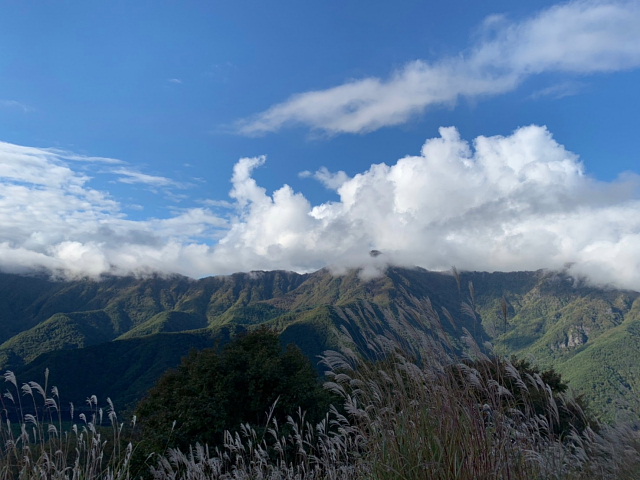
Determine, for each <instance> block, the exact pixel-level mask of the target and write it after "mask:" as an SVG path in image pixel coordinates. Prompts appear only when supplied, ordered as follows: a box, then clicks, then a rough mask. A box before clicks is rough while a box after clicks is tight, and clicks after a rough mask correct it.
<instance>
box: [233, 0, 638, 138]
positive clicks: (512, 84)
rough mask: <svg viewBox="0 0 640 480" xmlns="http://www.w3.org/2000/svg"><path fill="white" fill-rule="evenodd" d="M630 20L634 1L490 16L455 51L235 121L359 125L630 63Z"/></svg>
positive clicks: (633, 57)
mask: <svg viewBox="0 0 640 480" xmlns="http://www.w3.org/2000/svg"><path fill="white" fill-rule="evenodd" d="M638 25H640V3H638V2H637V1H597V0H586V1H580V0H578V1H573V2H569V3H565V4H561V5H558V6H554V7H551V8H549V9H546V10H543V11H541V12H540V13H539V14H537V15H535V16H533V17H530V18H527V19H525V20H522V21H517V22H510V21H509V20H508V19H506V18H504V17H497V16H494V17H490V18H489V19H488V20H487V21H485V23H484V24H483V26H482V27H483V29H482V31H481V34H480V35H478V40H477V43H476V44H475V45H473V46H471V47H470V48H469V49H468V50H467V51H465V52H462V53H461V54H460V55H458V56H455V57H451V58H443V59H441V60H440V61H436V62H426V61H421V60H418V61H415V62H411V63H409V64H407V65H405V66H404V67H403V68H401V69H400V70H398V71H396V72H394V73H392V74H391V75H390V76H389V78H387V79H380V78H373V77H370V78H363V79H360V80H354V81H349V82H347V83H344V84H342V85H338V86H336V87H333V88H329V89H326V90H317V91H310V92H304V93H299V94H297V95H294V96H292V97H291V98H289V99H288V100H286V101H284V102H282V103H279V104H276V105H274V106H272V107H271V108H269V109H268V110H266V111H264V112H262V113H259V114H257V115H255V116H253V117H250V118H246V119H243V120H240V121H239V122H237V124H236V125H235V128H236V131H237V132H238V133H240V134H243V135H262V134H266V133H269V132H275V131H277V130H280V129H282V128H284V127H286V126H289V125H296V124H299V125H306V126H308V127H309V128H311V129H314V130H319V131H323V132H326V133H329V134H338V133H366V132H370V131H373V130H376V129H379V128H382V127H387V126H392V125H398V124H402V123H405V122H407V121H409V120H410V119H411V118H413V117H414V116H415V115H418V114H422V113H424V111H425V110H427V109H429V108H432V107H437V106H441V105H446V104H453V103H455V102H456V101H457V100H459V99H460V98H465V97H466V98H477V97H483V96H490V95H498V94H501V93H506V92H509V91H512V90H514V89H516V88H517V87H518V86H519V85H521V84H522V83H523V82H524V80H526V79H527V78H529V77H531V76H534V75H538V74H542V73H548V72H551V73H562V74H565V75H567V76H575V75H587V74H594V73H602V72H605V73H606V72H615V71H620V70H626V69H632V68H636V67H638V66H640V29H639V28H638Z"/></svg>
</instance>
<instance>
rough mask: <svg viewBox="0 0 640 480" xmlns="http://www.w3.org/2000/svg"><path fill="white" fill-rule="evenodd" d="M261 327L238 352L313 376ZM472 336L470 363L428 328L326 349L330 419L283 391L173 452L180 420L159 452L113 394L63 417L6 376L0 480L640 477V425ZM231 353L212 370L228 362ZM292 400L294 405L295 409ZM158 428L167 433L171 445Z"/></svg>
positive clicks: (48, 393) (42, 393)
mask: <svg viewBox="0 0 640 480" xmlns="http://www.w3.org/2000/svg"><path fill="white" fill-rule="evenodd" d="M257 335H258V336H255V335H254V337H252V336H251V335H249V339H248V340H247V338H245V339H241V340H240V341H237V342H234V343H232V344H231V346H230V347H229V348H230V351H233V350H234V349H235V353H236V354H238V355H239V356H240V357H242V358H243V359H242V360H240V361H241V362H243V361H245V362H250V363H252V365H253V367H255V368H260V367H259V366H260V365H267V366H269V365H270V367H269V368H275V369H274V370H273V371H274V372H275V371H278V369H279V368H286V363H287V362H286V361H285V362H281V364H280V365H279V366H278V364H277V362H276V363H273V361H274V359H276V360H277V359H278V358H280V359H283V358H290V359H293V362H292V364H295V365H297V367H299V368H298V369H297V370H295V371H296V372H297V374H299V375H301V372H303V371H305V370H304V368H303V363H301V361H300V358H299V357H298V356H297V354H296V353H295V352H294V353H292V351H291V350H288V351H278V350H275V351H273V350H270V349H271V347H272V346H273V345H272V344H271V343H270V342H269V340H268V339H269V334H268V332H264V331H262V332H261V333H259V334H257ZM259 335H262V337H259ZM273 338H276V337H275V336H274V337H273ZM468 339H469V347H470V348H469V355H468V358H467V359H466V360H463V361H454V360H453V359H451V358H449V356H448V354H447V349H446V347H444V346H443V344H442V343H440V342H436V341H434V340H433V339H432V338H430V337H427V336H426V335H419V334H416V338H414V339H412V340H413V341H412V343H411V344H408V343H406V342H405V343H404V344H401V343H400V341H401V340H400V339H393V338H388V337H385V336H378V337H376V338H371V339H369V349H370V351H369V355H368V356H367V357H364V356H362V355H359V354H356V353H354V352H353V351H350V350H349V349H345V351H343V352H340V353H338V352H328V353H326V355H325V356H324V358H323V362H324V364H325V366H326V367H327V368H328V380H327V382H326V383H325V388H326V389H328V390H330V391H331V392H333V394H334V395H336V396H337V397H335V398H337V399H339V401H338V402H335V405H334V406H331V407H330V408H329V409H328V410H327V411H326V413H325V414H324V417H323V418H321V419H320V420H319V421H317V422H313V423H312V422H310V418H309V417H308V416H307V414H306V413H305V411H303V410H302V409H298V410H297V411H292V412H289V415H288V416H287V415H284V417H283V414H284V412H283V411H282V409H281V408H280V405H279V400H278V399H277V400H275V402H274V403H273V404H272V406H271V408H268V407H269V406H268V405H265V410H266V417H265V419H264V420H263V423H262V424H261V425H260V424H256V423H255V422H254V423H248V422H247V423H242V424H241V425H239V426H238V428H236V429H235V430H226V431H225V432H224V433H223V434H222V435H221V437H220V439H219V440H213V441H214V442H215V443H211V444H204V443H196V442H194V443H193V444H192V445H185V444H184V442H180V443H179V445H175V444H174V445H175V446H171V445H172V441H171V439H172V435H173V433H172V427H173V429H174V431H177V430H176V429H180V428H182V427H183V426H182V425H173V426H172V427H167V429H166V431H164V432H162V431H160V430H161V429H162V428H161V427H159V426H157V425H159V424H157V425H156V426H155V427H154V429H153V433H154V437H153V444H154V445H155V450H154V451H147V450H146V449H147V448H148V444H147V446H145V441H146V440H148V438H149V437H148V435H149V434H148V432H147V433H145V430H144V429H142V430H141V429H140V428H139V426H136V425H135V423H136V422H135V419H134V421H133V422H131V423H129V422H126V423H125V422H122V421H121V420H120V419H119V418H118V416H117V415H116V412H115V410H114V407H113V405H112V404H111V403H110V401H108V400H107V404H106V407H105V408H104V409H103V408H99V406H98V400H97V399H96V398H95V397H90V398H88V399H87V404H86V405H85V406H83V408H82V411H81V412H80V409H75V410H76V411H74V408H73V407H71V408H70V409H68V411H65V412H63V411H62V410H67V409H66V408H64V407H63V404H62V402H61V401H60V398H59V395H58V391H57V389H56V388H55V387H53V388H49V386H48V385H47V383H48V380H47V376H46V375H45V382H44V385H42V386H41V385H40V384H38V383H36V382H29V383H26V384H23V385H20V384H19V383H18V381H17V379H16V378H15V376H14V375H13V374H12V373H11V372H7V373H6V374H5V383H6V385H7V387H8V389H7V391H6V393H5V394H4V396H3V398H2V401H3V405H2V406H3V410H2V428H1V432H0V434H1V435H2V454H1V456H0V479H2V480H5V479H7V480H9V479H25V480H27V479H36V478H37V479H43V478H47V479H49V478H50V479H72V480H75V479H78V480H80V479H86V480H90V479H91V480H94V479H95V480H97V479H101V480H102V479H104V480H111V479H135V478H155V479H379V480H384V479H424V478H433V479H461V480H464V479H496V478H497V479H574V478H575V479H578V478H580V479H591V478H592V479H601V478H616V479H617V478H622V479H625V478H629V479H631V478H638V477H637V475H638V472H640V437H639V436H638V432H637V430H635V429H633V428H631V426H628V425H618V426H615V427H613V426H605V425H598V424H596V423H594V421H593V420H592V419H590V418H589V416H588V415H586V414H585V413H584V411H583V410H582V408H581V406H580V404H579V403H576V402H574V401H573V400H572V399H571V398H569V397H568V396H567V395H566V392H564V391H563V390H564V388H563V384H562V382H561V380H560V378H559V377H558V376H557V375H555V374H553V372H539V371H538V370H537V369H535V367H532V366H531V365H529V364H527V363H526V362H515V363H514V362H510V361H508V360H504V359H498V358H491V357H488V356H486V355H485V353H483V351H481V349H480V348H479V347H478V346H477V345H475V343H474V342H473V341H472V340H471V337H470V336H469V337H468ZM256 342H257V343H258V345H257V347H259V346H262V347H263V348H257V349H256V351H257V352H259V353H258V356H257V359H253V360H252V359H251V355H250V354H251V352H250V350H247V349H246V348H244V349H243V345H244V347H246V346H248V345H250V344H252V343H254V344H255V343H256ZM401 345H402V346H401ZM254 346H256V345H254ZM267 350H269V351H270V352H271V353H269V352H267ZM209 356H211V354H209ZM203 358H204V357H203ZM212 358H213V357H212ZM221 358H223V357H220V356H219V357H218V358H216V360H215V361H214V364H216V365H218V366H220V364H219V363H216V362H220V361H221ZM372 358H373V360H372ZM227 359H228V360H229V359H230V357H229V358H227ZM200 360H202V358H201V359H200ZM185 362H186V363H187V364H189V360H186V361H185ZM191 363H193V359H192V360H191ZM196 364H197V362H196ZM274 365H275V367H274ZM200 366H202V363H200ZM245 367H246V365H245V366H243V367H242V368H245ZM177 373H178V374H179V373H180V370H178V371H177ZM192 373H196V374H197V373H198V372H192ZM169 375H170V376H171V375H174V376H175V375H176V372H174V373H172V374H169ZM281 375H286V372H281ZM545 379H546V380H547V382H549V383H547V382H545ZM189 382H191V380H190V381H189ZM189 382H187V383H189ZM276 383H277V382H276ZM161 384H162V382H161ZM161 384H160V385H161ZM169 385H171V381H169ZM196 385H197V383H196ZM552 385H553V388H552ZM174 386H175V384H174ZM254 387H255V385H254ZM184 388H187V387H183V390H184ZM252 388H253V387H252ZM305 388H306V389H311V390H312V389H313V387H312V386H309V385H306V387H305ZM176 393H179V392H176ZM298 393H300V392H298ZM182 394H184V391H183V392H182ZM236 394H237V395H238V396H241V395H242V394H243V392H236ZM265 398H267V397H265ZM289 401H290V399H285V400H284V401H283V403H285V404H287V408H292V406H291V403H288V402H289ZM148 405H153V406H154V408H156V409H159V410H162V409H163V408H164V406H163V405H164V404H163V402H162V401H161V400H160V401H156V402H155V403H154V402H150V403H149V402H148V403H147V407H144V408H141V411H144V410H145V408H148ZM171 408H174V407H171ZM194 411H195V412H196V418H195V419H197V415H200V416H201V418H200V419H201V421H202V422H203V423H205V422H206V421H207V420H206V419H205V418H204V416H205V415H207V412H205V411H202V410H201V409H199V407H198V408H195V410H194ZM165 413H166V412H165ZM175 413H176V418H179V413H180V412H175ZM315 414H317V412H315V413H314V415H315ZM151 418H153V415H151ZM283 418H284V420H283ZM193 420H194V418H189V419H185V418H182V419H181V421H182V422H183V423H186V422H187V421H189V422H192V421H193ZM141 422H142V424H144V422H145V419H141ZM151 425H154V424H153V422H151ZM196 427H197V426H196ZM158 434H159V435H160V437H162V436H164V438H165V439H166V443H165V445H164V447H162V446H159V444H158V443H157V440H158ZM145 436H147V438H145ZM194 440H197V438H194ZM141 452H144V455H143V458H142V460H137V461H136V460H135V458H136V454H138V457H140V455H139V454H140V453H141Z"/></svg>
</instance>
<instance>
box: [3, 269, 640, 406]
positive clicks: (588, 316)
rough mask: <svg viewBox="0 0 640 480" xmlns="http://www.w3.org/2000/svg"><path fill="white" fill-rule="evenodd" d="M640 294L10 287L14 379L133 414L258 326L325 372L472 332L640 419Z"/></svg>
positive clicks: (109, 281)
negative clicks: (327, 359) (348, 351)
mask: <svg viewBox="0 0 640 480" xmlns="http://www.w3.org/2000/svg"><path fill="white" fill-rule="evenodd" d="M638 297H640V294H639V293H637V292H630V291H620V290H614V289H605V288H595V287H592V286H589V285H587V284H585V283H584V282H581V281H579V280H577V279H574V278H572V277H570V276H569V275H567V274H566V273H563V272H547V271H537V272H513V273H499V272H495V273H483V272H462V273H458V272H455V271H454V272H453V274H451V273H439V272H430V271H427V270H424V269H420V268H415V269H406V268H396V267H390V268H388V269H387V270H386V272H385V273H384V275H381V276H379V277H376V278H372V279H363V278H362V277H361V276H360V274H359V272H357V271H351V272H348V273H347V274H345V275H342V276H336V275H332V274H331V272H329V271H328V270H326V269H323V270H319V271H317V272H314V273H311V274H297V273H292V272H284V271H273V272H250V273H238V274H234V275H229V276H220V277H209V278H204V279H200V280H193V279H188V278H185V277H180V276H175V277H159V276H156V277H149V278H143V279H136V278H131V277H108V278H104V279H102V280H100V281H94V280H86V279H85V280H77V281H68V282H64V281H54V280H49V279H46V278H40V277H23V276H17V275H10V274H0V341H1V342H2V343H1V344H0V367H2V368H4V369H12V370H15V371H16V372H17V373H18V374H19V377H20V378H22V379H23V381H24V380H36V381H37V380H38V379H39V378H42V375H43V372H44V370H45V369H46V368H48V369H49V370H50V372H51V373H50V375H51V376H50V384H55V385H57V386H58V387H59V389H60V391H61V392H63V393H64V392H67V395H68V397H70V398H72V399H74V401H76V402H77V401H78V400H82V399H84V398H86V397H87V396H89V395H91V394H96V395H101V396H110V397H111V398H112V399H113V400H114V401H116V404H117V405H120V406H124V407H126V406H131V405H133V404H134V403H135V402H136V401H137V400H138V399H139V398H140V397H141V396H142V395H144V393H145V392H146V391H147V390H148V389H149V388H150V387H151V386H152V385H153V383H154V382H155V381H156V380H157V378H158V377H159V376H160V375H161V374H162V373H163V372H164V371H165V370H166V369H168V368H171V367H173V366H175V365H177V364H178V363H179V361H180V358H181V357H182V356H184V355H186V354H187V353H188V352H189V350H190V349H191V348H204V347H207V346H216V345H218V346H219V345H223V344H224V343H226V342H227V341H228V340H229V339H230V338H231V337H232V336H233V335H236V334H237V333H238V332H241V331H243V330H245V329H250V328H254V327H255V326H256V325H268V326H270V327H272V328H275V329H277V330H278V331H279V332H281V338H282V341H283V342H284V343H289V342H293V343H296V344H297V345H299V346H300V348H301V349H302V350H303V351H304V352H305V353H306V354H307V355H308V356H309V357H310V358H312V359H316V357H317V355H319V354H321V353H322V352H323V351H324V350H326V349H331V348H338V347H340V346H341V345H344V344H345V342H347V340H345V338H347V337H348V338H350V340H348V342H350V343H351V346H352V347H354V348H358V345H363V344H364V342H366V338H367V337H368V336H370V335H372V334H384V335H386V336H391V337H393V338H395V339H396V340H397V341H399V342H405V343H411V342H413V341H415V340H416V332H423V333H426V334H427V335H429V336H430V337H432V338H433V339H434V341H440V342H443V343H445V344H446V345H448V348H449V349H450V351H451V353H460V352H461V351H462V350H463V349H464V342H463V341H462V337H463V336H464V335H465V332H468V333H469V334H470V335H471V336H473V337H474V338H475V340H476V342H477V343H478V344H480V345H482V344H484V343H485V342H487V341H489V342H492V343H493V344H494V346H495V350H496V351H497V352H499V353H500V354H504V355H512V354H515V355H517V356H519V357H524V358H527V359H529V358H533V359H534V360H535V361H536V362H537V363H538V364H540V365H541V366H543V367H545V368H550V367H553V368H555V369H556V370H557V371H559V372H560V373H562V374H563V376H564V377H565V378H566V379H568V380H569V382H570V385H571V386H572V387H573V388H574V389H575V390H576V391H577V392H578V393H584V394H585V396H586V397H587V398H588V399H589V400H590V401H591V404H592V407H593V409H594V411H596V412H597V413H599V414H600V415H601V416H602V417H603V418H605V419H614V418H615V417H616V416H621V415H636V417H637V415H638V413H640V405H639V404H638V401H637V400H636V398H635V397H636V396H635V392H637V391H638V388H640V369H638V368H637V367H636V366H635V365H634V362H633V359H635V358H638V354H639V353H640V300H638Z"/></svg>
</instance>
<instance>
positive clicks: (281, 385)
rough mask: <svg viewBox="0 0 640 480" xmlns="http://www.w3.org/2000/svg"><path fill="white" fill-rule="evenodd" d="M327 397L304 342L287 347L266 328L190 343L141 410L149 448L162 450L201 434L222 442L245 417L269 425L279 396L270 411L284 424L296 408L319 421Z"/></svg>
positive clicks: (193, 440) (201, 438)
mask: <svg viewBox="0 0 640 480" xmlns="http://www.w3.org/2000/svg"><path fill="white" fill-rule="evenodd" d="M276 401H277V403H276ZM330 401H331V396H330V394H329V393H328V392H326V391H325V390H324V389H323V388H322V386H321V385H320V382H319V381H318V377H317V373H316V371H315V369H314V368H313V366H312V364H311V362H310V361H309V360H308V359H307V358H306V357H305V356H304V354H303V353H302V352H301V351H300V349H299V348H297V347H296V346H294V345H289V346H287V347H286V348H285V349H283V348H282V346H281V344H280V339H279V337H278V335H277V334H276V333H274V332H271V331H269V330H267V329H265V328H262V329H258V330H256V331H253V332H252V333H246V334H244V335H242V336H240V337H238V338H237V339H235V340H233V341H232V342H230V343H229V344H227V346H226V347H224V349H223V350H222V351H221V352H219V351H217V350H215V349H206V350H201V351H192V352H191V354H190V355H189V356H188V357H186V358H185V359H184V360H183V361H182V363H181V365H180V366H179V367H178V368H177V369H175V370H172V371H169V372H167V373H166V374H165V375H164V376H163V377H162V378H160V380H159V381H158V383H157V384H156V386H155V387H154V388H153V389H152V390H151V391H150V392H149V394H148V395H147V397H146V398H145V399H144V400H143V401H142V402H141V403H140V404H139V406H138V408H137V411H136V414H137V416H138V418H139V421H140V425H141V427H142V435H143V440H142V443H143V444H144V450H146V451H147V452H152V451H155V452H159V453H160V452H162V451H163V450H164V449H166V448H167V447H181V448H185V447H187V446H188V445H190V444H195V443H196V442H200V443H208V444H210V445H214V444H219V443H220V442H221V441H222V436H223V432H224V430H235V429H237V428H238V427H239V426H240V424H241V423H247V422H248V423H250V424H252V425H254V426H256V427H264V426H265V423H266V420H267V412H268V411H269V410H270V409H271V407H272V405H273V404H274V403H276V406H275V409H274V411H273V414H274V416H275V418H276V419H277V420H278V421H279V423H281V424H283V423H285V421H286V416H287V415H292V416H293V415H295V412H296V411H297V410H298V408H301V409H302V410H304V411H306V412H307V413H306V416H307V419H308V420H309V421H311V422H315V421H318V420H319V419H320V418H321V417H322V416H324V414H325V412H326V411H327V410H328V407H329V404H330ZM174 422H175V425H174ZM172 425H174V426H173V430H172Z"/></svg>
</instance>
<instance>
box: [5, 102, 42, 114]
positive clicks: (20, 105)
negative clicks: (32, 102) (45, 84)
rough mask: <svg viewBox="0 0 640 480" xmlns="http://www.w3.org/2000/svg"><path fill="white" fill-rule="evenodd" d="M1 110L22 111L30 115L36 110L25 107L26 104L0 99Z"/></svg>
mask: <svg viewBox="0 0 640 480" xmlns="http://www.w3.org/2000/svg"><path fill="white" fill-rule="evenodd" d="M0 108H2V109H15V110H20V111H22V112H23V113H29V112H32V111H33V110H34V109H33V108H31V107H30V106H28V105H25V104H24V103H21V102H18V101H17V100H2V99H0Z"/></svg>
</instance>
